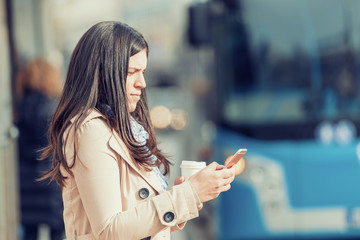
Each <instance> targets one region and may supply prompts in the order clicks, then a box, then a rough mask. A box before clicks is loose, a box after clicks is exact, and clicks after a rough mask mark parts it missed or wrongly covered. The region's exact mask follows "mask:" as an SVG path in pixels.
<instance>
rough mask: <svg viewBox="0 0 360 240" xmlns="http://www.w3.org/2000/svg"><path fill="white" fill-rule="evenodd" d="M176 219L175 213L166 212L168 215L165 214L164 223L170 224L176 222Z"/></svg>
mask: <svg viewBox="0 0 360 240" xmlns="http://www.w3.org/2000/svg"><path fill="white" fill-rule="evenodd" d="M174 217H175V215H174V213H173V212H166V213H165V214H164V221H165V222H167V223H169V222H171V221H172V220H174Z"/></svg>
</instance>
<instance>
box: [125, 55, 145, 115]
mask: <svg viewBox="0 0 360 240" xmlns="http://www.w3.org/2000/svg"><path fill="white" fill-rule="evenodd" d="M146 65H147V54H146V49H144V50H142V51H140V52H138V53H137V54H135V55H133V56H131V57H130V59H129V69H128V74H127V78H126V97H127V99H128V107H129V110H130V112H133V111H135V108H136V104H137V102H138V101H139V100H140V96H141V89H143V88H145V87H146V82H145V78H144V72H145V70H146Z"/></svg>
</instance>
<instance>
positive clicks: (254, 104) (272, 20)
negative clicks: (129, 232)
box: [0, 0, 360, 240]
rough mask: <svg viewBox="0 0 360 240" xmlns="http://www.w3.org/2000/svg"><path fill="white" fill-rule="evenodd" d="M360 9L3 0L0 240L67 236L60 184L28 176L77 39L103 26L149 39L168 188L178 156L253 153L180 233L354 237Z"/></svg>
mask: <svg viewBox="0 0 360 240" xmlns="http://www.w3.org/2000/svg"><path fill="white" fill-rule="evenodd" d="M359 11H360V2H359V1H357V0H317V1H313V0H301V1H299V0H271V1H266V0H208V1H199V0H198V1H196V0H172V1H167V0H146V1H145V0H122V1H119V0H102V1H100V0H0V118H1V121H0V239H1V240H3V239H4V240H13V239H14V240H16V239H19V240H22V239H38V240H48V239H53V240H56V239H59V238H58V236H59V235H63V229H62V227H63V226H62V225H61V222H62V219H61V214H62V213H61V211H62V209H61V208H62V206H61V199H60V204H59V189H58V188H57V187H56V186H55V185H50V186H48V185H46V184H41V183H35V181H34V179H35V178H36V177H37V176H38V174H39V173H40V172H41V171H42V170H44V169H46V168H47V167H48V166H49V165H48V164H49V163H48V162H46V161H45V162H44V163H39V161H37V160H35V159H36V156H37V154H38V153H37V152H36V150H37V149H38V148H40V147H43V146H44V145H45V144H46V126H47V124H48V120H49V119H50V118H51V114H52V112H53V108H54V106H56V102H57V98H58V90H59V88H60V86H61V84H62V83H63V81H64V78H65V75H66V71H67V66H68V62H69V59H70V56H71V53H72V51H73V49H74V47H75V45H76V43H77V41H78V40H79V39H80V37H81V36H82V35H83V33H84V32H85V31H86V30H87V29H88V28H89V27H91V26H92V25H93V24H95V23H97V22H99V21H104V20H116V21H122V22H125V23H127V24H129V25H130V26H132V27H134V28H135V29H137V30H139V31H140V32H141V33H142V34H143V35H144V36H145V38H146V39H147V41H148V42H149V46H150V53H149V60H148V68H147V69H148V70H147V72H146V79H147V85H148V87H147V93H148V100H149V107H150V110H151V117H152V120H153V123H154V125H155V128H156V133H157V138H158V141H159V142H160V148H161V149H162V150H163V152H164V153H165V154H167V155H168V156H169V157H170V160H171V161H172V162H173V166H172V167H171V175H170V176H169V178H170V179H169V182H170V183H173V181H174V179H175V177H177V176H179V175H180V163H181V160H194V161H206V162H207V163H210V162H212V161H217V162H218V163H221V164H223V163H224V161H225V159H227V158H228V157H229V156H230V155H232V154H233V153H234V152H235V151H236V150H237V149H239V148H247V149H248V153H247V154H246V155H245V156H244V158H243V159H242V160H241V162H240V164H239V166H238V175H237V177H236V179H235V181H234V183H233V184H232V188H231V190H230V191H228V192H226V193H223V194H222V195H220V197H219V198H218V199H216V200H214V201H212V202H209V203H206V204H205V206H204V209H203V210H201V212H200V217H199V218H197V219H194V220H191V221H190V222H189V223H188V224H187V226H186V227H185V229H184V230H182V231H178V232H175V233H174V234H173V239H175V240H185V239H189V240H191V239H196V240H199V239H200V240H202V239H204V240H207V239H210V240H212V239H214V240H215V239H219V240H236V239H258V240H260V239H360V191H357V190H358V187H357V184H358V183H360V138H359V137H360V133H359V128H360V114H359V110H360V55H359V53H360V17H359V15H358V14H357V13H358V12H359ZM36 59H38V60H36ZM39 59H40V60H39ZM34 60H35V61H34ZM45 83H46V84H45ZM34 114H36V116H38V118H36V121H35V120H34V119H35V118H34V117H33V116H34ZM28 119H30V121H29V120H28ZM31 119H32V120H31ZM30 236H32V237H33V238H30Z"/></svg>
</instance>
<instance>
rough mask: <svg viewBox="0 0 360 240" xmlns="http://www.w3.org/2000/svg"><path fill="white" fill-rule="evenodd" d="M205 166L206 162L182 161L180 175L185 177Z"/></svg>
mask: <svg viewBox="0 0 360 240" xmlns="http://www.w3.org/2000/svg"><path fill="white" fill-rule="evenodd" d="M204 167H206V162H197V161H187V160H185V161H182V162H181V165H180V168H181V176H184V177H185V178H186V179H188V178H189V177H191V176H192V175H193V174H195V173H197V172H198V171H200V170H201V169H203V168H204Z"/></svg>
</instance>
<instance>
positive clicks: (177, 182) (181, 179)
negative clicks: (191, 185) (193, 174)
mask: <svg viewBox="0 0 360 240" xmlns="http://www.w3.org/2000/svg"><path fill="white" fill-rule="evenodd" d="M183 182H185V177H184V176H181V177H177V178H175V181H174V184H175V185H179V184H181V183H183Z"/></svg>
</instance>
